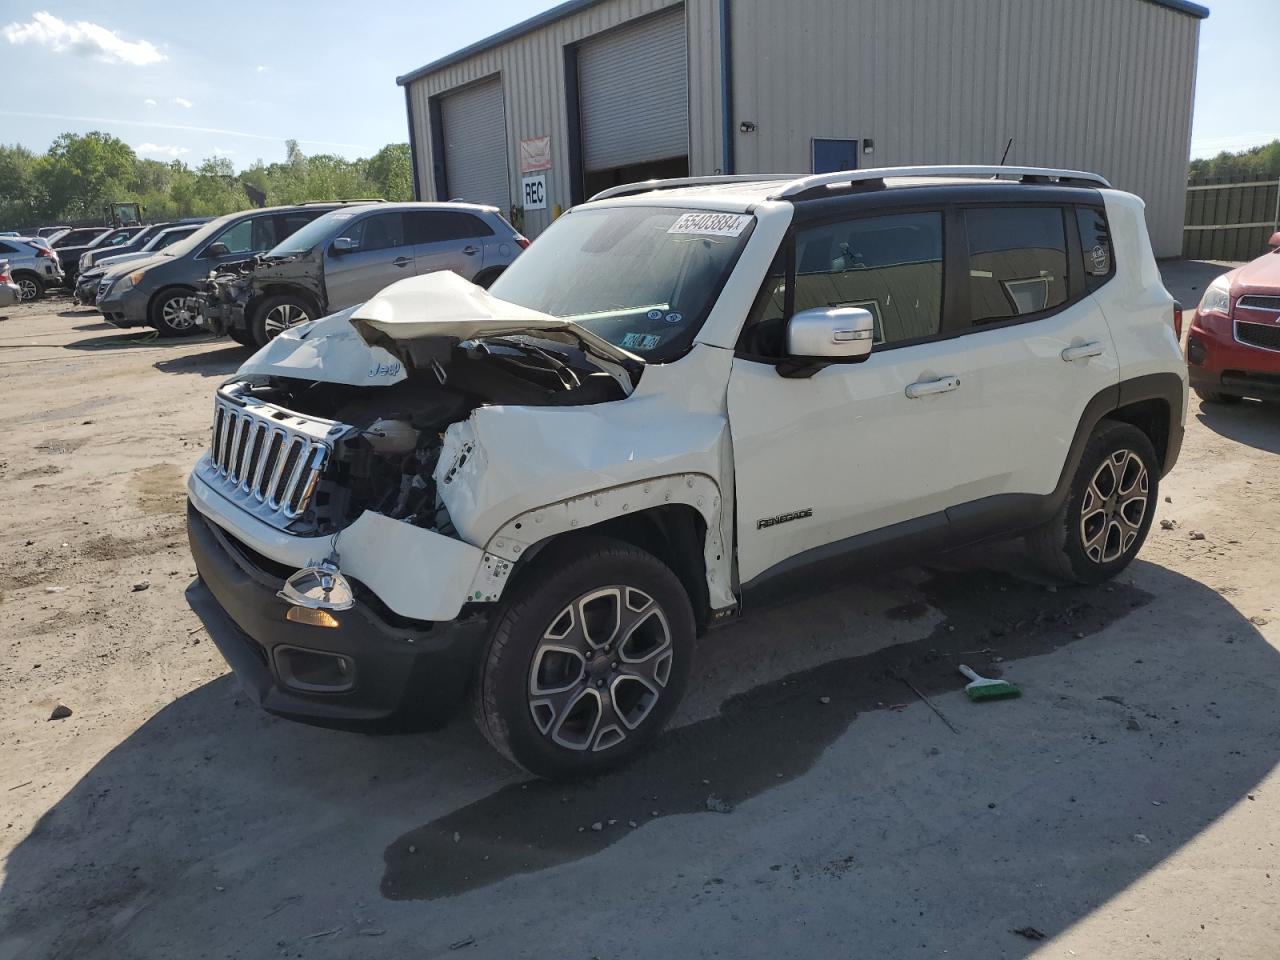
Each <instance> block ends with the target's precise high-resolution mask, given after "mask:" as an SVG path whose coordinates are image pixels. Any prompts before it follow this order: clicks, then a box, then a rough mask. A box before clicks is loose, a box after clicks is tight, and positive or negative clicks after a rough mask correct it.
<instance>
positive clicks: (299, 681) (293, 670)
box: [274, 646, 356, 693]
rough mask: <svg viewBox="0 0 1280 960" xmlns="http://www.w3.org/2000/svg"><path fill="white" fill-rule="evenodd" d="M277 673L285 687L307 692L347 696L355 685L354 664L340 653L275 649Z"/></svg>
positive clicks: (285, 647)
mask: <svg viewBox="0 0 1280 960" xmlns="http://www.w3.org/2000/svg"><path fill="white" fill-rule="evenodd" d="M274 656H275V662H276V674H277V675H278V676H279V677H280V682H281V683H283V684H284V685H285V686H286V687H290V688H292V689H294V690H300V691H302V692H304V693H344V692H346V691H347V690H350V689H351V688H352V687H354V686H355V682H356V678H355V664H353V663H352V662H351V660H350V659H348V658H347V657H344V656H342V655H341V654H337V653H323V652H321V651H319V650H304V649H302V648H301V647H288V646H281V647H276V648H275V650H274Z"/></svg>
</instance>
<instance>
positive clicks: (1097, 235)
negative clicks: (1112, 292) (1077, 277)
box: [1076, 207, 1116, 291]
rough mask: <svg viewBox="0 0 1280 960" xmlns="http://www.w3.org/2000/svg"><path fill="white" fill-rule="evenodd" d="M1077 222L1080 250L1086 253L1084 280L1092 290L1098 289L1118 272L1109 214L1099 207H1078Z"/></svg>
mask: <svg viewBox="0 0 1280 960" xmlns="http://www.w3.org/2000/svg"><path fill="white" fill-rule="evenodd" d="M1076 223H1078V224H1079V226H1080V252H1081V253H1082V254H1083V255H1084V282H1085V286H1087V287H1088V288H1089V290H1090V291H1093V290H1097V289H1098V288H1099V287H1100V286H1102V285H1103V284H1104V283H1106V282H1107V281H1108V280H1110V279H1111V277H1112V276H1113V275H1114V274H1115V272H1116V265H1115V254H1114V253H1113V251H1112V249H1111V228H1110V227H1108V226H1107V215H1106V214H1105V213H1104V212H1103V211H1102V210H1099V209H1098V208H1097V207H1076Z"/></svg>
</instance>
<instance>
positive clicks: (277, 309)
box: [262, 303, 311, 340]
mask: <svg viewBox="0 0 1280 960" xmlns="http://www.w3.org/2000/svg"><path fill="white" fill-rule="evenodd" d="M310 319H311V317H309V316H308V315H307V311H306V310H304V309H303V308H302V307H299V306H295V305H294V304H292V303H279V304H276V305H275V306H274V307H272V308H271V309H270V310H268V311H267V315H266V316H265V317H263V320H262V325H263V328H264V329H265V330H266V333H267V339H268V340H271V339H273V338H274V337H277V336H279V335H280V334H281V333H282V332H283V331H285V330H288V329H289V328H290V327H296V326H297V325H298V324H300V323H306V322H307V321H308V320H310Z"/></svg>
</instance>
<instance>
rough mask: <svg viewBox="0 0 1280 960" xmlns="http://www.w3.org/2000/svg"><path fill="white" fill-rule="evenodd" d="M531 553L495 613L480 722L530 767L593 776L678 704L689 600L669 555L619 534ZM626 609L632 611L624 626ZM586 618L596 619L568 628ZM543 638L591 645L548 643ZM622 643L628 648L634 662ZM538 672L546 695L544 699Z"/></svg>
mask: <svg viewBox="0 0 1280 960" xmlns="http://www.w3.org/2000/svg"><path fill="white" fill-rule="evenodd" d="M535 562H536V565H537V566H536V568H535V569H532V570H529V571H527V572H526V574H525V576H523V577H521V578H520V579H519V580H518V581H517V582H516V583H515V584H513V586H512V589H511V592H510V595H509V596H508V598H507V599H506V600H505V601H504V602H503V604H502V606H501V607H500V608H499V610H498V611H497V613H496V614H495V616H494V618H493V622H492V625H491V627H490V631H489V639H488V643H487V644H486V647H485V652H484V656H483V658H482V660H481V665H480V670H479V674H478V676H477V679H476V683H475V686H474V687H473V689H472V706H473V710H474V714H475V720H476V725H477V726H478V727H479V728H480V731H481V733H483V734H484V735H485V737H486V739H488V741H489V742H490V743H491V744H492V745H493V747H494V749H496V750H497V751H498V752H499V753H501V754H502V755H503V756H504V757H506V758H507V759H508V760H510V761H511V762H512V763H515V764H517V765H518V766H521V767H523V768H524V769H525V770H528V771H529V772H530V773H532V774H534V775H535V776H539V777H544V778H546V779H552V780H560V779H571V778H576V777H582V776H589V775H593V774H597V773H600V772H602V771H604V770H607V769H609V768H611V767H614V766H616V765H618V764H620V763H623V762H624V761H626V760H627V759H629V758H630V757H631V756H632V755H633V754H635V752H636V751H637V750H639V749H641V748H642V747H643V746H644V745H645V743H647V742H648V741H650V740H652V739H653V737H654V736H656V735H657V734H658V732H659V731H660V730H661V729H662V728H663V726H664V725H665V724H666V722H667V720H668V719H669V718H670V716H671V713H672V711H673V710H674V709H675V708H676V705H677V704H678V703H679V702H680V698H681V696H682V695H683V694H684V688H685V684H686V683H687V681H688V678H689V666H690V660H691V659H692V654H693V638H694V631H695V626H694V620H693V609H692V607H691V606H690V603H689V597H688V594H687V593H686V592H685V589H684V587H683V586H682V585H681V583H680V581H679V579H677V577H676V575H675V574H674V573H672V572H671V570H670V569H669V568H668V567H667V566H666V565H665V564H663V563H662V562H661V561H660V560H658V559H657V558H656V557H654V556H653V555H652V554H650V553H647V552H645V551H643V550H640V549H638V548H636V547H633V546H631V545H629V544H625V543H621V542H619V541H615V540H610V539H606V538H604V537H592V536H581V537H575V538H571V539H568V540H566V541H564V542H563V543H562V544H559V545H556V546H553V547H551V548H549V549H548V550H547V551H546V552H545V553H543V554H541V555H539V556H538V557H537V558H536V561H535ZM597 591H598V592H600V594H601V595H600V596H598V597H596V598H591V594H592V593H595V592H597ZM624 594H625V598H624V597H623V595H624ZM621 603H626V604H627V605H628V609H627V610H625V611H624V610H623V609H622V608H621V606H620V604H621ZM631 608H638V609H631ZM571 609H573V610H583V609H586V610H587V612H586V614H585V615H574V614H571V613H570V610H571ZM610 610H616V611H617V617H616V619H614V618H613V616H612V614H610V613H609V611H610ZM655 610H656V613H657V614H658V616H656V617H655V616H654V613H655ZM566 616H568V617H569V618H570V621H571V622H569V623H567V624H566V619H565V618H566ZM624 617H625V618H628V619H632V620H633V623H632V625H631V626H630V629H629V630H628V629H626V626H625V620H624ZM584 622H589V624H594V626H590V625H589V626H588V628H587V629H586V630H584V631H582V633H581V635H579V634H577V633H575V630H576V627H577V626H578V625H579V624H581V623H584ZM608 622H612V623H613V626H612V627H610V628H609V629H610V640H609V641H608V642H606V641H605V640H604V639H603V637H604V630H605V628H604V626H603V624H605V623H608ZM562 630H565V631H567V632H563V633H562V632H561V631H562ZM664 630H665V633H664ZM592 633H596V634H597V639H599V641H600V642H599V643H598V644H596V643H593V642H592V640H591V635H592ZM549 634H555V635H556V636H555V638H554V639H553V638H550V637H548V635H549ZM619 638H621V639H620V642H619V643H618V644H617V648H616V649H614V646H613V642H614V641H615V640H618V639H619ZM547 643H553V644H557V645H559V646H560V647H562V648H563V649H565V650H567V649H570V648H575V647H576V648H577V649H580V650H583V651H586V652H585V653H584V654H573V655H568V654H566V653H564V652H560V651H559V650H546V649H544V646H543V645H544V644H547ZM624 647H630V648H631V649H630V652H631V658H632V659H631V660H630V663H631V664H632V666H630V667H628V662H627V661H628V656H627V654H626V653H624ZM646 650H649V652H648V653H647V654H645V651H646ZM597 652H598V653H597ZM641 654H644V655H643V656H642V655H641ZM575 660H576V662H575ZM535 668H536V669H537V670H538V671H539V672H538V673H537V674H536V675H535V674H534V672H533V671H534V670H535ZM619 668H621V669H619ZM664 672H665V678H666V679H665V682H664V681H663V679H662V677H663V676H664ZM535 681H537V682H539V683H541V684H542V685H543V686H544V687H545V688H546V692H547V693H548V694H551V696H548V697H545V698H539V697H538V696H537V694H538V690H537V689H536V688H535V686H534V684H535ZM561 684H567V686H559V685H561ZM599 690H603V691H604V692H603V693H599V692H597V691H599ZM619 708H620V709H619ZM592 717H594V726H593V725H592ZM626 717H631V718H632V719H631V720H627V719H626Z"/></svg>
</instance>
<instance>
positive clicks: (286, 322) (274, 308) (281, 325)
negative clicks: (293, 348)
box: [249, 293, 315, 347]
mask: <svg viewBox="0 0 1280 960" xmlns="http://www.w3.org/2000/svg"><path fill="white" fill-rule="evenodd" d="M314 319H315V311H314V310H313V309H312V307H311V305H310V304H309V303H307V301H306V300H304V299H303V298H302V297H297V296H294V295H293V294H289V293H281V294H277V295H276V296H273V297H267V298H266V299H265V300H263V301H262V302H261V303H260V304H258V306H257V309H255V310H254V312H253V320H252V322H251V323H250V325H249V329H250V331H251V332H252V335H253V342H254V343H256V344H257V345H258V346H260V347H265V346H266V345H267V342H268V341H270V340H274V339H275V338H276V337H278V336H280V334H282V333H283V332H284V331H286V330H288V329H289V328H290V327H296V326H297V325H298V324H300V323H306V322H307V321H309V320H314Z"/></svg>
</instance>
